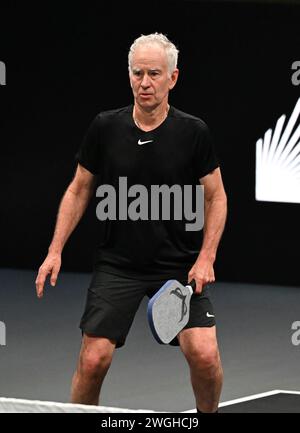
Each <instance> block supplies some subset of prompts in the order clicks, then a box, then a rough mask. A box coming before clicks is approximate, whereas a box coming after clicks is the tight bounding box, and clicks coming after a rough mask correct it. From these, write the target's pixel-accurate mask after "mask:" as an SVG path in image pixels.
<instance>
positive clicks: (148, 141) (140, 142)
mask: <svg viewBox="0 0 300 433" xmlns="http://www.w3.org/2000/svg"><path fill="white" fill-rule="evenodd" d="M152 141H153V140H147V141H141V139H139V141H138V144H139V145H141V144H146V143H152Z"/></svg>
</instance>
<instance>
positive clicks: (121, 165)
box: [75, 105, 219, 280]
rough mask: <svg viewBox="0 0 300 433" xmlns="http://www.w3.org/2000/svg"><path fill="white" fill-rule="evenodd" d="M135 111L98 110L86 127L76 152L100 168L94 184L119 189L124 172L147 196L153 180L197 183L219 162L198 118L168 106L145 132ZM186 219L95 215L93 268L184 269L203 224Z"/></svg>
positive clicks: (150, 275)
mask: <svg viewBox="0 0 300 433" xmlns="http://www.w3.org/2000/svg"><path fill="white" fill-rule="evenodd" d="M132 111H133V105H129V106H127V107H124V108H120V109H116V110H111V111H105V112H101V113H99V114H98V115H97V116H96V117H95V119H94V120H93V121H92V123H91V125H90V127H89V128H88V130H87V133H86V135H85V137H84V139H83V142H82V145H81V146H80V149H79V150H78V152H77V154H76V157H75V158H76V161H77V162H78V163H79V164H81V165H82V166H83V167H84V168H86V169H87V170H89V171H90V172H91V173H93V174H94V175H97V178H98V185H103V184H108V185H112V186H114V187H115V189H116V191H117V192H118V186H119V179H120V177H126V178H127V185H128V189H129V188H130V186H132V185H136V184H140V185H144V186H145V187H146V188H147V189H148V191H149V200H150V189H151V185H168V186H169V187H171V186H172V185H180V186H181V187H183V186H184V185H194V186H196V185H200V182H199V179H200V178H201V177H204V176H205V175H207V174H208V173H210V172H212V171H213V170H214V169H215V168H217V167H218V166H219V164H218V160H217V157H216V154H215V150H214V146H213V143H212V140H211V136H210V133H209V130H208V127H207V125H206V124H205V123H204V122H203V121H202V120H201V119H199V118H197V117H194V116H191V115H189V114H186V113H183V112H182V111H179V110H177V109H176V108H174V107H172V106H171V107H170V109H169V113H168V116H167V118H166V119H165V121H164V122H163V123H162V124H161V125H159V126H158V127H157V128H155V129H154V130H152V131H149V132H145V131H142V130H141V129H139V128H138V127H137V126H136V125H135V123H134V121H133V118H132ZM141 142H142V143H143V144H142V145H139V143H141ZM144 142H146V143H144ZM131 200H133V198H132V199H131ZM116 203H118V200H116ZM129 203H130V198H128V204H129ZM149 205H150V202H149ZM194 210H195V209H194ZM149 215H150V211H149ZM95 217H96V210H95ZM186 222H187V221H186V220H185V219H184V218H183V219H182V220H175V219H174V218H173V219H172V218H171V219H170V220H165V219H162V218H160V219H159V220H151V219H150V217H149V219H148V220H137V221H132V220H131V219H127V220H118V212H117V219H116V220H106V221H98V224H99V225H101V227H100V226H99V233H101V235H99V240H98V243H97V247H96V251H95V257H94V268H95V269H98V270H103V271H107V272H113V273H115V274H117V273H118V274H120V275H128V276H132V277H134V276H135V275H141V274H143V277H144V278H145V279H149V280H150V279H160V278H162V279H163V278H166V277H169V278H170V276H172V278H173V276H174V278H176V276H182V275H187V272H188V271H189V269H190V267H191V266H192V265H193V263H194V262H195V260H196V258H197V256H198V254H199V251H200V249H201V244H202V231H186V229H185V224H186Z"/></svg>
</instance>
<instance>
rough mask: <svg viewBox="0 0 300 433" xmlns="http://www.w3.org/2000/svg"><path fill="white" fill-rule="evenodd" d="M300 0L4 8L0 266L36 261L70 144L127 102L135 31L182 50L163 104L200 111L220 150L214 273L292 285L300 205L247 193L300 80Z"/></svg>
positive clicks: (77, 251)
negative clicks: (221, 223)
mask: <svg viewBox="0 0 300 433" xmlns="http://www.w3.org/2000/svg"><path fill="white" fill-rule="evenodd" d="M299 22H300V7H299V6H298V5H292V4H286V5H280V4H273V5H272V4H251V3H249V4H248V3H244V2H243V4H238V3H236V2H234V3H224V2H221V3H217V2H213V3H203V2H189V1H182V2H175V1H169V2H163V1H151V2H126V3H125V2H123V3H121V2H109V3H108V4H104V2H101V1H99V2H95V3H92V2H89V3H84V2H78V3H70V6H69V7H66V6H54V5H51V4H50V3H48V4H47V3H44V2H43V3H41V4H40V5H38V6H34V8H33V6H30V5H29V4H28V3H26V4H25V3H23V4H21V3H20V4H19V5H18V6H17V5H16V2H11V6H4V5H2V6H1V17H0V60H1V61H4V62H5V64H6V68H7V84H6V86H0V108H1V118H0V127H1V130H0V142H1V174H2V181H1V221H2V222H1V238H2V241H1V252H0V254H1V257H0V260H1V261H0V265H1V266H2V267H11V268H30V269H37V268H38V267H39V266H40V264H41V262H42V260H43V259H44V257H45V255H46V252H47V248H48V246H49V243H50V241H51V237H52V233H53V229H54V223H55V218H56V213H57V208H58V205H59V201H60V199H61V196H62V194H63V193H64V190H65V189H66V187H67V185H68V183H69V182H70V180H71V178H72V176H73V174H74V170H75V163H74V154H75V152H76V150H77V148H78V146H79V145H80V142H81V140H82V137H83V135H84V133H85V131H86V128H87V127H88V125H89V123H90V121H91V120H92V119H93V118H94V116H95V115H96V113H98V112H99V111H100V110H106V109H111V108H116V107H120V106H124V105H127V104H128V103H130V102H131V101H132V97H131V90H130V87H129V83H128V75H127V52H128V49H129V46H130V44H131V43H132V41H133V39H134V38H136V37H138V36H139V35H140V34H141V33H143V34H147V33H150V32H154V31H159V32H163V33H166V34H167V35H168V36H169V37H170V39H171V40H173V41H174V42H175V43H176V45H177V46H178V48H179V50H180V58H179V68H180V79H179V82H178V84H177V86H176V88H175V89H174V91H173V92H172V94H171V97H170V101H171V103H172V104H173V105H174V106H175V107H177V108H179V109H181V110H183V111H187V112H189V113H191V114H194V115H196V116H199V117H201V118H202V119H204V120H205V121H206V122H207V123H208V125H209V126H210V129H211V131H212V133H213V136H214V139H215V143H216V148H217V152H218V154H219V157H220V160H221V164H222V172H223V178H224V184H225V188H226V191H227V194H228V200H229V215H228V222H227V226H226V231H225V233H224V236H223V239H222V242H221V245H220V248H219V253H218V259H217V264H216V274H217V279H218V280H228V281H247V282H254V283H274V284H291V285H299V284H300V277H299V256H298V245H299V232H300V223H299V221H300V205H299V204H286V203H285V204H281V203H265V202H256V201H255V194H254V193H255V143H256V140H257V139H258V138H260V137H262V136H263V135H264V133H265V131H266V130H267V129H268V128H269V127H272V128H273V127H274V125H275V123H276V121H277V119H278V118H279V116H280V115H281V114H283V113H285V114H290V113H291V112H292V109H293V108H294V106H295V103H296V101H297V99H298V97H299V89H300V86H298V87H297V86H293V85H292V83H291V75H292V70H291V65H292V63H293V62H294V61H296V60H300V52H299V47H300V35H299ZM94 204H95V201H94V202H92V203H91V205H90V207H89V209H88V211H87V213H86V215H85V217H84V218H83V220H82V221H81V222H80V224H79V226H78V227H77V229H76V230H75V232H74V233H73V235H72V237H71V238H70V240H69V242H68V244H67V246H66V247H65V250H64V253H63V266H62V269H63V270H76V271H90V270H91V258H92V251H93V248H94V244H95V242H96V238H95V234H94V230H95V228H96V221H95V218H94V206H93V205H94Z"/></svg>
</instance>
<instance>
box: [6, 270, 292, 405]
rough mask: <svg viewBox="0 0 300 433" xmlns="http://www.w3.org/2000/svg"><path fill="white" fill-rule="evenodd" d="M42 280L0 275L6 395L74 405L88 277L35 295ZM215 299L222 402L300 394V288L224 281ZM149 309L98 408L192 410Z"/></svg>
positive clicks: (179, 364) (66, 279) (179, 370)
mask: <svg viewBox="0 0 300 433" xmlns="http://www.w3.org/2000/svg"><path fill="white" fill-rule="evenodd" d="M35 277H36V274H35V272H31V271H19V270H10V269H2V270H0V321H2V322H4V323H5V325H6V343H7V344H6V346H0V396H1V397H15V398H26V399H39V400H47V401H58V402H68V400H69V387H70V381H71V377H72V373H73V370H74V368H75V364H76V359H77V354H78V350H79V347H80V338H81V334H80V330H79V328H78V322H79V318H80V316H81V313H82V309H83V307H84V302H85V292H86V287H87V285H88V283H89V278H90V276H89V275H88V274H71V273H63V274H61V275H60V278H59V281H58V284H57V286H56V287H55V288H52V287H50V286H49V284H48V285H47V290H46V295H45V297H44V298H43V299H42V300H38V299H37V298H36V297H35V287H34V281H35ZM212 299H213V303H214V306H215V313H216V317H217V323H218V338H219V345H220V350H221V356H222V360H223V367H224V373H225V377H224V387H223V392H222V397H221V401H227V400H232V399H235V398H239V397H243V396H247V395H251V394H257V393H261V392H265V391H270V390H273V389H288V390H300V346H294V345H293V344H292V342H291V335H292V333H293V332H294V331H292V330H291V325H292V323H293V322H294V321H299V320H300V288H296V287H279V286H278V287H276V286H275V287H274V286H260V285H249V284H230V283H217V284H215V286H214V288H213V289H212ZM146 306H147V304H146V299H145V300H144V302H143V303H142V305H141V307H140V309H139V311H138V313H137V315H136V318H135V321H134V323H133V326H132V328H131V331H130V334H129V336H128V340H127V344H126V346H124V347H123V348H121V349H118V350H117V351H116V352H115V355H114V360H113V364H112V366H111V369H110V371H109V373H108V375H107V377H106V379H105V382H104V385H103V390H102V398H101V404H102V405H105V406H113V407H124V408H131V409H151V410H158V411H159V410H162V411H174V412H177V411H178V412H179V411H184V410H189V409H193V408H194V407H195V406H194V398H193V393H192V389H191V386H190V383H189V371H188V367H187V364H186V362H185V360H184V358H183V356H182V354H181V352H180V349H178V348H174V347H169V346H162V345H159V344H158V343H156V341H155V340H154V339H153V337H152V335H151V332H150V329H149V327H148V323H147V319H146Z"/></svg>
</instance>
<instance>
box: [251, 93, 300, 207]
mask: <svg viewBox="0 0 300 433" xmlns="http://www.w3.org/2000/svg"><path fill="white" fill-rule="evenodd" d="M299 114H300V98H299V99H298V102H297V103H296V106H295V108H294V111H293V112H292V114H291V116H290V118H289V119H288V121H287V122H285V120H286V116H285V115H284V114H283V115H282V116H281V117H280V118H279V119H278V120H277V123H276V126H275V129H274V131H273V130H272V129H268V130H267V132H266V133H265V135H264V138H260V139H259V140H257V142H256V185H255V198H256V200H259V201H272V202H283V203H300V140H299V138H300V122H299ZM285 123H286V124H285Z"/></svg>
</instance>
